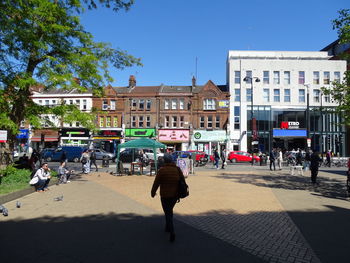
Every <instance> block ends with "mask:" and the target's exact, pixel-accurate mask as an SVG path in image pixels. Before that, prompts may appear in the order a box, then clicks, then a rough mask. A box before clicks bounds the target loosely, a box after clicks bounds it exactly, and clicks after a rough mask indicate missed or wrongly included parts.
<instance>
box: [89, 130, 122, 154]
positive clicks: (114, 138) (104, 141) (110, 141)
mask: <svg viewBox="0 0 350 263" xmlns="http://www.w3.org/2000/svg"><path fill="white" fill-rule="evenodd" d="M121 138H122V129H121V128H116V129H101V130H99V131H97V132H96V133H95V134H94V136H93V143H94V148H97V149H102V150H105V151H106V152H110V153H113V154H115V153H116V151H117V146H118V144H120V140H121Z"/></svg>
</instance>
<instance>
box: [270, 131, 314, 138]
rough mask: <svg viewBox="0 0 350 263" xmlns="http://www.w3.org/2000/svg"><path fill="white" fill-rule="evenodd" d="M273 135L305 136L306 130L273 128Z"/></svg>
mask: <svg viewBox="0 0 350 263" xmlns="http://www.w3.org/2000/svg"><path fill="white" fill-rule="evenodd" d="M272 135H273V137H306V135H307V132H306V130H287V129H273V134H272Z"/></svg>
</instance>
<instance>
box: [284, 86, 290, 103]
mask: <svg viewBox="0 0 350 263" xmlns="http://www.w3.org/2000/svg"><path fill="white" fill-rule="evenodd" d="M284 102H290V89H285V90H284Z"/></svg>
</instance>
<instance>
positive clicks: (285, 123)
mask: <svg viewBox="0 0 350 263" xmlns="http://www.w3.org/2000/svg"><path fill="white" fill-rule="evenodd" d="M288 128H289V123H288V121H282V122H281V129H288Z"/></svg>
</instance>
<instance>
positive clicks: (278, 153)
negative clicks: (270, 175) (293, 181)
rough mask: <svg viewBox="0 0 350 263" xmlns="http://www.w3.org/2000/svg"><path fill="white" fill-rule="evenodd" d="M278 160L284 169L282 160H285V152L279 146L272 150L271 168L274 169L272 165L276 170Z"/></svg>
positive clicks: (280, 167)
mask: <svg viewBox="0 0 350 263" xmlns="http://www.w3.org/2000/svg"><path fill="white" fill-rule="evenodd" d="M276 161H277V164H278V168H279V169H280V170H282V162H283V153H282V150H281V149H279V148H277V149H276V148H272V150H271V152H270V170H271V171H272V167H273V170H274V171H276Z"/></svg>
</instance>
